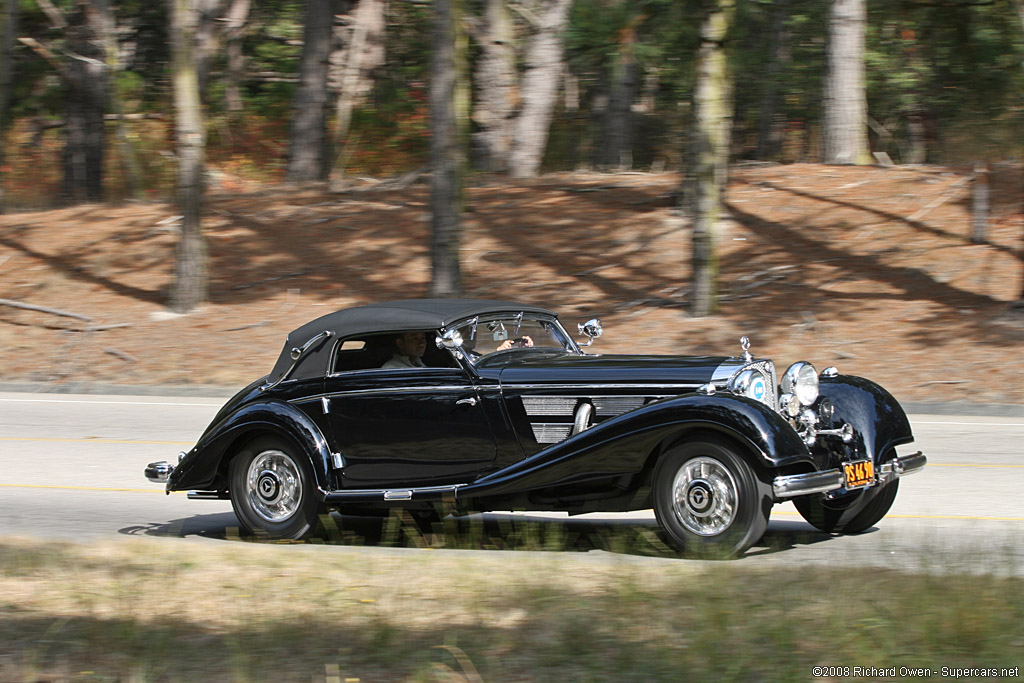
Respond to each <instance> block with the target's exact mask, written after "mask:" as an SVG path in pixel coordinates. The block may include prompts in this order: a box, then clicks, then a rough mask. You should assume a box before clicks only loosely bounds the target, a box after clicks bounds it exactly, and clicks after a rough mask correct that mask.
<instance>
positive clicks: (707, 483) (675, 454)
mask: <svg viewBox="0 0 1024 683" xmlns="http://www.w3.org/2000/svg"><path fill="white" fill-rule="evenodd" d="M762 489H763V487H762V486H761V483H760V482H759V481H758V479H757V477H756V476H755V475H754V472H753V470H752V469H751V467H750V465H748V464H747V462H746V461H745V460H744V459H743V458H742V457H741V456H740V455H739V454H737V453H736V451H735V450H734V449H733V448H732V447H731V446H730V445H728V444H727V443H726V442H724V441H720V440H718V439H714V438H711V437H708V438H706V439H703V440H701V441H694V442H691V443H686V444H683V445H681V446H677V447H676V448H673V449H672V450H670V451H669V452H668V453H666V454H665V455H664V456H663V457H662V459H661V462H659V463H658V467H657V469H656V470H655V474H654V512H655V514H656V515H657V517H658V522H659V523H660V524H661V527H662V529H663V530H664V532H665V536H666V537H667V539H668V541H669V542H670V543H671V544H672V545H674V546H675V547H676V548H678V549H679V550H681V551H683V552H685V553H687V554H689V555H694V556H698V557H731V556H734V555H738V554H740V553H742V552H743V551H745V550H746V549H747V548H749V547H750V546H751V545H753V544H754V542H755V541H757V540H758V539H759V538H761V536H762V535H763V534H764V530H765V528H766V527H767V525H768V514H769V511H770V510H771V498H770V497H769V496H767V495H765V493H764V492H763V490H762Z"/></svg>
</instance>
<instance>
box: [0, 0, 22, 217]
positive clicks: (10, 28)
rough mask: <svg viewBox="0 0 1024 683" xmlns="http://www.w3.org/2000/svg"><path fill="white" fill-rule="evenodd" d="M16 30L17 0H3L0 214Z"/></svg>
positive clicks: (0, 23) (0, 18) (0, 10)
mask: <svg viewBox="0 0 1024 683" xmlns="http://www.w3.org/2000/svg"><path fill="white" fill-rule="evenodd" d="M17 32H18V0H4V4H3V7H2V8H0V214H2V213H4V211H5V210H6V209H5V200H4V147H5V144H4V143H5V141H6V134H7V120H8V117H9V112H10V105H11V88H12V87H13V84H14V55H13V53H12V51H13V49H14V37H15V35H17Z"/></svg>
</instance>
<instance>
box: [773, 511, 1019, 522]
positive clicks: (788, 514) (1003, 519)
mask: <svg viewBox="0 0 1024 683" xmlns="http://www.w3.org/2000/svg"><path fill="white" fill-rule="evenodd" d="M775 515H781V516H785V517H799V516H800V513H799V512H792V511H790V510H772V516H773V517H774V516H775ZM885 519H962V520H977V521H982V522H1024V517H986V516H974V515H886V516H885Z"/></svg>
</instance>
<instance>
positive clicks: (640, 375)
mask: <svg viewBox="0 0 1024 683" xmlns="http://www.w3.org/2000/svg"><path fill="white" fill-rule="evenodd" d="M579 332H580V334H581V336H586V337H588V338H589V340H588V341H587V343H586V344H581V343H578V342H577V341H575V340H574V339H573V337H572V336H570V335H569V334H568V333H567V332H566V330H565V328H564V327H563V326H562V325H561V323H560V322H559V320H558V317H557V316H556V315H555V314H554V313H553V312H551V311H549V310H546V309H544V308H539V307H537V306H528V305H524V304H519V303H514V302H510V301H482V300H466V299H423V300H409V301H394V302H388V303H380V304H372V305H368V306H360V307H357V308H350V309H346V310H341V311H337V312H335V313H330V314H328V315H325V316H323V317H321V318H318V319H316V320H314V321H312V322H310V323H308V324H306V325H304V326H302V327H300V328H298V329H297V330H295V331H294V332H292V333H291V334H290V335H288V339H287V341H286V343H285V346H284V349H283V350H282V352H281V355H280V358H279V359H278V361H277V363H276V365H275V366H274V368H273V370H272V371H271V372H270V374H269V375H267V376H266V377H263V378H261V379H259V380H257V381H256V382H254V383H252V384H251V385H249V386H248V387H246V388H245V389H243V390H242V391H240V392H239V393H238V394H237V395H236V396H235V397H234V398H232V399H231V400H229V401H228V402H227V403H226V404H225V405H224V407H223V408H222V409H221V410H220V412H219V413H218V414H217V416H216V417H215V418H214V420H213V422H212V424H211V425H210V426H209V427H208V428H207V430H206V432H205V433H204V434H203V435H202V436H201V438H200V439H199V442H198V443H197V444H196V446H195V447H194V448H193V449H192V450H191V451H189V452H188V453H182V454H181V455H180V456H179V461H178V463H177V465H175V466H172V465H170V464H168V463H166V462H159V463H152V464H151V465H150V466H149V467H148V468H147V469H146V476H147V477H148V478H149V479H150V480H151V481H158V482H166V485H167V491H168V492H169V491H178V490H187V491H191V493H190V494H189V495H190V496H191V497H194V498H230V499H231V502H232V505H233V507H234V510H235V513H236V515H237V516H238V519H239V522H240V523H241V525H242V526H243V527H244V528H245V529H247V530H248V531H250V532H253V533H256V534H260V535H266V536H269V537H271V538H290V539H297V538H301V537H303V536H306V535H309V534H311V533H315V531H316V529H317V527H318V521H319V519H320V517H319V516H320V514H322V513H323V512H324V511H325V510H327V509H329V508H337V509H339V510H340V511H341V512H343V513H346V514H381V513H382V512H385V511H387V510H388V509H391V508H395V507H403V508H407V509H408V510H410V512H411V513H414V514H427V513H429V512H430V511H440V512H441V513H443V514H447V513H453V514H459V513H462V512H468V511H486V510H535V511H536V510H562V511H568V512H569V513H584V512H594V511H625V510H638V509H648V508H654V511H655V514H656V516H657V519H658V522H659V524H660V525H661V527H662V529H663V530H664V535H665V537H666V538H667V540H668V541H669V542H670V543H671V544H673V545H674V546H675V547H677V548H678V549H680V550H682V551H685V552H688V553H692V554H698V555H703V554H708V553H714V554H718V555H725V556H728V555H735V554H739V553H742V552H743V551H745V550H746V549H747V548H749V547H750V546H751V544H753V543H754V542H755V541H757V540H758V538H759V537H760V536H761V535H762V533H763V532H764V530H765V527H766V525H767V522H768V516H769V511H770V510H771V507H772V505H773V504H775V503H779V502H782V501H785V500H789V499H792V500H793V501H794V503H795V505H796V508H797V509H798V510H799V511H800V514H801V515H803V517H804V518H805V519H806V520H807V521H808V522H810V523H811V524H812V525H814V526H815V527H817V528H819V529H821V530H823V531H827V532H834V533H857V532H860V531H864V530H865V529H868V528H869V527H871V526H873V525H874V524H876V523H877V522H878V521H879V520H880V519H881V518H882V517H883V516H884V515H885V514H886V512H887V511H888V510H889V507H890V506H891V505H892V502H893V499H894V498H895V496H896V491H897V488H898V486H899V477H901V476H902V475H905V474H909V473H912V472H915V471H918V470H920V469H921V468H922V467H923V466H924V465H925V456H924V455H923V454H921V453H920V452H917V453H914V454H910V455H902V456H901V455H897V453H896V449H897V447H899V446H903V445H905V444H907V443H910V442H911V441H913V435H912V433H911V430H910V424H909V422H908V420H907V417H906V414H905V413H904V411H903V409H902V408H901V407H900V405H899V404H898V403H897V402H896V400H895V399H894V398H893V397H892V396H891V395H890V394H889V393H888V392H886V391H885V390H884V389H882V388H881V387H880V386H878V385H877V384H874V383H873V382H870V381H868V380H866V379H862V378H859V377H852V376H847V375H840V374H839V373H838V372H837V371H836V369H835V368H827V369H825V370H824V371H822V372H821V373H820V374H819V373H818V372H817V371H816V370H815V369H814V367H813V366H812V365H811V364H810V363H807V362H803V361H801V362H797V363H794V364H793V365H791V366H790V367H789V368H788V369H787V370H786V371H785V372H784V373H783V374H782V378H781V380H779V379H778V377H777V374H776V368H775V365H774V363H773V362H772V361H771V360H768V359H761V358H755V357H754V356H753V355H752V354H751V353H750V351H749V346H750V345H749V342H748V341H747V339H746V338H745V337H744V338H743V339H741V340H740V341H741V347H742V353H741V354H739V355H738V356H734V357H712V356H650V355H601V354H591V353H587V352H585V351H584V349H585V348H587V347H589V346H590V345H591V344H592V343H593V341H594V339H595V338H596V337H598V336H600V334H601V325H600V322H599V321H598V320H591V321H588V322H586V323H581V324H580V325H579ZM424 342H426V343H424Z"/></svg>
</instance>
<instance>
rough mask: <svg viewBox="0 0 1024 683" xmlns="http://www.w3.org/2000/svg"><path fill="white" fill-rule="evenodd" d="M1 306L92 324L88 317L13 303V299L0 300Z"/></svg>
mask: <svg viewBox="0 0 1024 683" xmlns="http://www.w3.org/2000/svg"><path fill="white" fill-rule="evenodd" d="M0 306H9V307H11V308H21V309H24V310H26V311H37V312H39V313H49V314H50V315H59V316H62V317H64V318H74V319H75V320H84V321H85V322H87V323H91V322H92V318H90V317H89V316H87V315H81V314H80V313H72V312H70V311H62V310H60V309H57V308H49V307H47V306H38V305H36V304H28V303H25V302H24V301H13V300H11V299H0Z"/></svg>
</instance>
